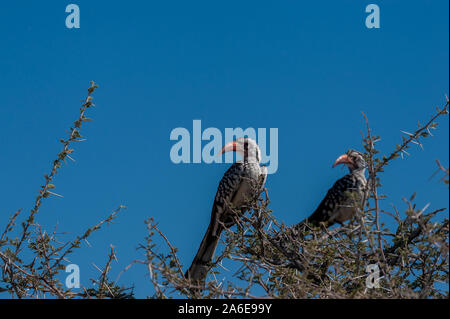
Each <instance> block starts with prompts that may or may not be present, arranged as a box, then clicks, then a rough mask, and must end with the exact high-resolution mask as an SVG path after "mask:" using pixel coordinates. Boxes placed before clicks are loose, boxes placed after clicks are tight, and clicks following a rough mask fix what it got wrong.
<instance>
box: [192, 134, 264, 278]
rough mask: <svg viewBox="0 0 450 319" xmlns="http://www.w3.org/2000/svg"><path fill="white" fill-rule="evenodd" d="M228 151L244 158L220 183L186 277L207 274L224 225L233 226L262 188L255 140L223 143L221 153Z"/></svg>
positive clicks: (201, 276) (259, 152) (230, 169)
mask: <svg viewBox="0 0 450 319" xmlns="http://www.w3.org/2000/svg"><path fill="white" fill-rule="evenodd" d="M230 151H233V152H237V153H239V154H240V155H242V157H243V161H237V162H236V163H234V164H233V165H232V166H231V167H230V168H229V169H228V170H227V171H226V173H225V175H224V176H223V177H222V180H221V181H220V183H219V187H218V189H217V193H216V197H215V199H214V203H213V207H212V213H211V222H210V224H209V227H208V230H207V231H206V234H205V236H204V237H203V240H202V242H201V244H200V247H199V249H198V252H197V254H196V255H195V257H194V260H193V261H192V264H191V266H190V268H189V269H188V270H187V272H186V273H185V277H186V278H188V279H190V280H191V281H193V282H202V281H203V280H204V279H205V278H206V275H207V273H208V271H209V268H210V263H211V261H212V258H213V256H214V253H215V251H216V248H217V245H218V243H219V238H220V234H221V232H222V231H223V230H224V227H226V228H229V227H231V226H233V225H234V224H235V223H236V221H235V218H238V217H239V214H244V213H245V212H246V211H247V210H248V209H249V207H250V205H251V204H252V203H253V202H255V201H256V200H257V199H258V197H259V195H260V194H261V192H262V191H263V190H264V184H265V182H266V178H267V167H265V166H260V161H261V150H260V149H259V147H258V145H257V144H256V142H255V141H254V140H253V139H251V138H247V137H244V138H238V139H236V140H235V141H233V142H230V143H228V144H226V145H225V146H224V147H223V149H222V151H221V153H220V154H223V153H226V152H230ZM236 212H238V214H236Z"/></svg>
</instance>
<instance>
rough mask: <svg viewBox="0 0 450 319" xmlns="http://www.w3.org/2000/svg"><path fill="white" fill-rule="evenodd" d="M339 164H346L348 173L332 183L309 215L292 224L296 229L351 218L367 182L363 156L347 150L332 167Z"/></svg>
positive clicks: (329, 223)
mask: <svg viewBox="0 0 450 319" xmlns="http://www.w3.org/2000/svg"><path fill="white" fill-rule="evenodd" d="M339 164H345V165H347V167H348V169H349V171H350V173H349V174H347V175H345V176H344V177H342V178H341V179H339V180H338V181H337V182H336V183H334V185H333V187H331V188H330V189H329V190H328V193H327V195H326V196H325V198H324V199H323V200H322V202H321V203H320V204H319V206H318V207H317V209H316V210H315V211H314V213H312V215H311V216H310V217H308V218H307V219H305V220H304V221H302V222H300V223H299V224H297V225H296V226H294V227H295V228H296V229H297V230H300V229H301V228H302V227H305V226H306V225H311V226H319V225H320V224H321V223H323V224H324V225H325V226H326V227H330V226H331V225H333V224H335V223H339V224H342V223H343V222H344V221H346V220H348V219H351V218H352V217H353V216H354V215H355V213H356V212H357V211H358V209H359V208H360V206H361V204H362V200H363V195H364V189H365V187H366V183H367V180H366V177H365V170H366V167H367V164H366V161H365V160H364V156H363V154H362V153H360V152H358V151H355V150H349V151H348V152H347V153H345V154H343V155H341V156H339V157H338V159H337V160H336V161H335V162H334V164H333V167H336V166H337V165H339Z"/></svg>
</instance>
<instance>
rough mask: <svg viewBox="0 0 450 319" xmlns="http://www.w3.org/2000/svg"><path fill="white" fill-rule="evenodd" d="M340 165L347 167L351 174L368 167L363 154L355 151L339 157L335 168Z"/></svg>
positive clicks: (334, 165)
mask: <svg viewBox="0 0 450 319" xmlns="http://www.w3.org/2000/svg"><path fill="white" fill-rule="evenodd" d="M339 164H345V165H347V167H348V169H349V170H350V172H353V171H356V170H363V169H365V168H366V167H367V163H366V161H365V159H364V156H363V154H362V153H361V152H358V151H355V150H348V151H347V153H345V154H343V155H341V156H339V157H338V158H337V160H336V161H335V162H334V164H333V167H336V166H337V165H339Z"/></svg>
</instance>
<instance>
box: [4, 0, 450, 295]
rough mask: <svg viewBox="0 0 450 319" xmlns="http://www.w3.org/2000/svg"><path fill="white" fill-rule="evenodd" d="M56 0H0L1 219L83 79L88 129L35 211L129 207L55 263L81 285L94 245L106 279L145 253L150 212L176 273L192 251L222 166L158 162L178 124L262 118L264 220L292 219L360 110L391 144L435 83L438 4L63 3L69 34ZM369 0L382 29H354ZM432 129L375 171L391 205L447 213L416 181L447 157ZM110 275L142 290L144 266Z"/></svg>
mask: <svg viewBox="0 0 450 319" xmlns="http://www.w3.org/2000/svg"><path fill="white" fill-rule="evenodd" d="M69 3H71V2H68V1H67V2H66V1H61V0H58V1H56V0H55V1H8V2H4V3H2V4H1V5H0V39H1V50H0V96H1V102H0V145H1V151H0V167H1V170H0V174H1V177H2V183H1V184H0V194H1V195H0V198H1V203H2V207H1V210H0V225H4V224H5V223H6V222H7V220H8V219H9V216H10V215H11V214H13V213H14V212H15V211H16V210H18V209H22V210H23V214H28V213H29V210H30V209H31V207H32V205H33V203H34V199H35V197H36V194H37V191H38V189H39V186H40V185H42V183H43V182H44V179H43V175H44V174H45V173H48V172H49V170H50V168H51V163H52V161H53V160H54V158H55V156H56V154H57V153H58V152H59V151H60V149H61V144H60V143H59V142H58V140H59V139H60V138H65V137H66V136H67V132H68V129H69V128H70V127H71V125H72V123H73V121H74V120H75V119H76V118H77V116H78V111H79V107H80V105H81V100H82V99H83V98H84V97H85V96H86V92H87V91H86V89H87V88H88V87H89V81H90V80H94V81H96V82H97V83H98V84H99V85H100V88H99V89H98V90H97V91H96V92H95V94H94V96H95V103H96V105H97V106H96V108H94V109H90V110H89V111H88V117H91V118H93V120H94V121H93V122H90V123H87V125H85V126H84V127H83V129H82V135H83V136H85V137H86V138H87V141H86V142H83V143H78V144H75V145H74V147H75V153H74V155H73V157H74V158H75V159H76V162H68V163H67V165H64V166H63V168H62V169H61V171H60V173H59V174H58V175H57V177H56V179H55V181H54V184H55V185H56V187H57V188H56V190H55V192H57V193H59V194H61V195H63V196H64V198H50V199H48V200H46V201H45V202H44V204H43V205H42V208H41V211H40V213H39V215H38V217H37V221H38V223H39V224H41V225H42V226H44V227H45V228H46V229H48V230H52V229H53V227H54V226H55V225H58V229H59V231H63V232H67V233H68V234H67V235H66V236H65V237H64V238H66V239H73V238H75V236H76V235H78V234H82V233H83V232H84V231H85V230H86V229H87V227H89V226H92V225H94V224H96V223H97V222H98V221H100V220H101V219H103V218H105V217H106V216H107V215H108V214H109V213H110V212H112V211H113V210H114V209H116V208H117V206H118V205H120V204H123V205H126V206H127V207H128V209H127V210H126V211H124V213H123V214H121V215H120V216H119V217H118V218H117V219H116V222H117V224H113V225H110V226H108V227H105V228H102V230H100V231H99V232H96V233H95V234H93V235H92V236H91V238H90V239H89V242H90V244H91V247H89V246H87V245H85V244H83V248H82V249H80V250H78V251H77V252H76V253H75V254H74V255H73V256H72V257H71V262H73V263H76V264H78V265H79V266H80V269H81V284H82V285H84V286H89V285H90V280H89V278H94V277H95V278H96V277H97V276H98V271H97V270H96V269H95V267H94V266H93V263H95V264H96V265H98V266H103V265H104V264H105V262H106V259H107V254H108V252H109V245H110V244H113V245H114V246H115V247H116V249H117V257H118V262H115V263H113V270H112V275H113V276H112V278H115V276H116V275H117V274H118V273H119V272H120V271H121V270H122V269H124V268H125V267H126V266H127V265H128V264H129V263H130V262H132V261H133V260H135V259H143V258H144V255H143V252H142V251H138V250H136V248H137V247H138V245H139V244H142V243H144V241H145V236H146V234H147V233H146V226H145V224H144V220H145V219H147V218H148V217H154V218H155V220H156V221H157V222H158V223H159V227H160V229H161V230H162V231H163V232H164V233H165V235H166V236H167V237H168V238H169V239H170V241H171V243H172V244H173V245H174V246H176V247H178V248H179V257H180V258H181V261H182V262H183V264H184V265H185V266H184V269H186V268H187V267H188V266H189V264H190V263H191V261H192V258H193V256H194V255H195V253H196V251H197V248H198V246H199V244H200V241H201V240H202V237H203V234H204V231H205V230H206V228H207V226H208V223H209V220H210V213H211V206H212V202H213V199H214V196H215V193H216V190H217V185H218V183H219V181H220V179H221V177H222V175H223V173H224V172H225V171H226V169H227V168H228V167H229V165H230V164H210V165H207V164H179V165H175V164H173V163H172V162H171V160H170V158H169V152H170V148H171V147H172V145H173V144H174V142H173V141H170V139H169V135H170V132H171V130H172V129H174V128H176V127H185V128H187V129H188V130H189V131H191V132H192V121H193V120H194V119H200V120H202V126H203V128H206V127H216V128H218V129H220V130H221V131H222V132H223V131H224V129H225V128H235V127H242V128H247V127H253V128H267V129H269V128H278V132H279V140H278V142H279V146H278V148H279V154H278V158H279V166H278V171H277V173H276V174H273V175H270V176H269V177H268V179H267V184H266V186H267V188H268V189H269V194H270V200H271V203H270V208H271V209H273V211H274V215H275V217H276V218H278V219H279V220H281V221H284V222H285V223H287V224H294V223H297V222H299V221H300V220H301V219H303V218H305V217H307V216H308V215H309V214H310V213H311V212H312V211H313V210H314V209H315V208H316V206H317V205H318V203H319V202H320V200H321V199H322V198H323V196H324V195H325V194H326V191H327V190H328V189H329V187H331V186H332V184H333V183H334V182H335V181H336V180H337V179H338V178H340V177H342V176H343V175H344V174H346V170H344V169H341V168H335V169H332V168H331V165H332V163H333V162H334V160H335V159H336V158H337V157H338V156H339V155H340V154H342V153H344V152H345V151H347V149H349V148H355V149H360V150H361V149H362V147H361V133H360V132H361V131H363V130H364V129H365V123H364V120H363V117H362V115H361V111H364V112H365V114H366V115H367V116H368V118H369V120H370V123H371V126H372V128H373V130H374V133H375V134H377V135H381V137H382V141H381V142H379V143H378V147H379V148H380V149H381V151H382V152H383V153H389V152H390V151H391V150H393V148H394V146H395V144H397V143H400V142H401V135H402V133H401V132H400V130H406V131H412V130H414V129H415V128H416V123H417V121H418V120H420V121H421V122H422V123H424V122H426V121H427V120H428V119H429V118H430V116H431V115H432V114H433V113H434V112H435V107H436V106H442V105H443V104H444V103H445V94H448V87H449V82H448V78H449V74H448V69H449V43H448V37H449V34H448V26H449V20H448V9H449V8H448V5H449V4H448V1H447V0H442V1H441V0H439V1H438V0H435V1H408V2H405V1H379V0H377V1H374V2H367V1H354V0H343V1H308V2H300V1H282V2H273V1H271V2H269V1H227V2H218V1H195V2H192V1H189V2H186V1H76V2H75V3H76V4H78V5H79V6H80V10H81V28H80V29H67V28H66V27H65V19H66V17H67V15H68V14H67V13H65V7H66V5H68V4H69ZM370 3H376V4H378V5H379V7H380V11H381V28H380V29H368V28H366V26H365V19H366V16H367V13H365V7H366V6H367V5H368V4H370ZM434 135H435V137H433V138H430V139H426V140H425V143H424V148H425V151H421V150H420V149H419V148H412V149H411V151H410V153H411V156H410V157H408V158H407V159H405V160H403V161H402V160H397V161H395V162H393V163H392V164H391V165H390V166H389V167H388V168H387V169H386V171H385V173H384V174H383V176H382V178H383V181H384V183H383V187H382V189H381V190H380V192H381V193H384V194H389V195H390V197H389V198H388V199H387V200H386V202H385V203H384V205H385V206H384V207H386V208H389V207H390V205H391V204H395V205H397V206H398V207H399V208H404V207H405V206H404V204H402V201H401V198H402V197H409V196H410V195H411V194H412V193H413V192H417V194H418V195H417V198H416V202H417V204H418V206H425V205H426V204H427V203H430V208H429V209H430V210H432V209H436V208H441V207H448V204H449V201H448V188H446V187H445V186H443V184H441V183H439V182H438V178H435V179H433V180H431V181H430V180H429V177H430V176H431V175H432V174H433V172H434V171H435V170H436V165H435V160H436V159H440V160H441V162H442V163H443V164H444V165H445V166H446V167H448V165H449V160H448V157H449V149H448V142H449V131H448V117H446V118H443V119H442V120H440V124H439V129H438V130H437V131H435V134H434ZM445 214H448V212H446V213H445ZM447 216H448V215H447ZM1 228H2V229H3V226H2V227H1ZM229 275H230V274H228V276H229ZM118 283H119V284H121V285H127V286H129V285H133V284H134V286H135V293H136V296H137V297H146V296H151V295H152V294H153V290H152V287H151V285H150V283H149V281H148V275H147V270H146V268H145V267H144V266H142V265H136V266H134V267H132V268H131V269H130V270H129V271H128V272H126V273H124V274H123V275H122V276H121V278H120V280H119V282H118ZM2 296H3V297H6V296H5V295H2Z"/></svg>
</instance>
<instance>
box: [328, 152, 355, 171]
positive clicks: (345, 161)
mask: <svg viewBox="0 0 450 319" xmlns="http://www.w3.org/2000/svg"><path fill="white" fill-rule="evenodd" d="M339 164H353V162H352V160H351V159H350V157H348V155H347V154H344V155H341V156H339V157H338V159H337V160H336V162H334V164H333V168H334V167H336V166H337V165H339Z"/></svg>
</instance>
